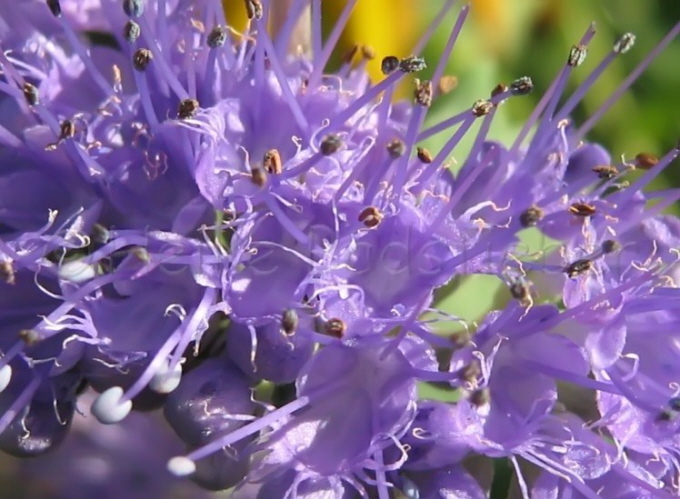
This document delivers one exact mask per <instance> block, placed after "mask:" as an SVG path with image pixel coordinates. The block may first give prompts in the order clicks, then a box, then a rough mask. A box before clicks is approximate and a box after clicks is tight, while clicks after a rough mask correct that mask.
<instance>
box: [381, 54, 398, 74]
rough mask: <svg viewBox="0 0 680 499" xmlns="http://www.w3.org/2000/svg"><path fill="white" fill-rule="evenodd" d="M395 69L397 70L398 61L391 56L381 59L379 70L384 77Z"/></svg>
mask: <svg viewBox="0 0 680 499" xmlns="http://www.w3.org/2000/svg"><path fill="white" fill-rule="evenodd" d="M397 69H399V59H398V58H396V57H394V56H393V55H388V56H387V57H385V58H383V60H382V62H381V63H380V70H381V71H382V73H383V74H384V75H389V74H392V73H394V72H395V71H396V70H397Z"/></svg>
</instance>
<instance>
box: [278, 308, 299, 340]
mask: <svg viewBox="0 0 680 499" xmlns="http://www.w3.org/2000/svg"><path fill="white" fill-rule="evenodd" d="M298 322H299V319H298V314H297V312H296V311H295V310H294V309H292V308H289V309H288V310H286V311H284V312H283V316H282V317H281V329H282V330H283V332H284V334H286V335H288V336H292V335H294V334H295V330H296V329H297V327H298Z"/></svg>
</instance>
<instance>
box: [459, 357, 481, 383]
mask: <svg viewBox="0 0 680 499" xmlns="http://www.w3.org/2000/svg"><path fill="white" fill-rule="evenodd" d="M456 374H458V377H459V378H460V379H461V380H463V381H467V382H468V383H474V382H475V381H477V378H478V377H479V375H480V374H482V371H481V369H480V367H479V362H477V361H475V360H473V361H472V362H470V363H469V364H468V365H466V366H465V367H461V368H460V369H459V370H458V372H457V373H456Z"/></svg>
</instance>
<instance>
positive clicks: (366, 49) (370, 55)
mask: <svg viewBox="0 0 680 499" xmlns="http://www.w3.org/2000/svg"><path fill="white" fill-rule="evenodd" d="M375 56H376V53H375V49H374V48H373V47H371V46H370V45H362V47H361V57H363V58H364V59H366V60H367V61H372V60H373V59H375Z"/></svg>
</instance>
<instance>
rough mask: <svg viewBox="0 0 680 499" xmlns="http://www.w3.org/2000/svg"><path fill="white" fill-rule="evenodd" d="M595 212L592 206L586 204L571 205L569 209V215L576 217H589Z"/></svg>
mask: <svg viewBox="0 0 680 499" xmlns="http://www.w3.org/2000/svg"><path fill="white" fill-rule="evenodd" d="M596 211H597V210H596V209H595V207H594V206H593V205H592V204H587V203H573V204H572V205H571V206H570V207H569V213H571V214H573V215H576V216H577V217H591V216H593V215H594V214H595V212H596Z"/></svg>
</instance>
